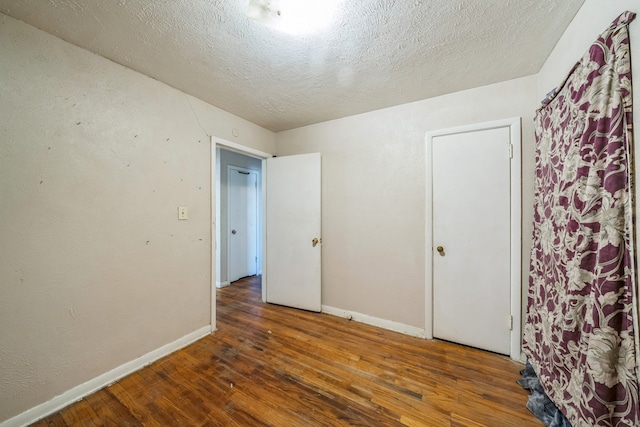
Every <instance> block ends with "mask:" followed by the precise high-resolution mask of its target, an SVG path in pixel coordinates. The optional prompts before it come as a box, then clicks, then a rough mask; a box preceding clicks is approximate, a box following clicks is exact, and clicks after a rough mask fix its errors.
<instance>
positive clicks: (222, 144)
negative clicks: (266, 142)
mask: <svg viewBox="0 0 640 427" xmlns="http://www.w3.org/2000/svg"><path fill="white" fill-rule="evenodd" d="M216 148H222V149H224V150H228V151H233V152H236V153H239V154H243V155H245V156H249V157H254V158H256V159H260V160H262V171H261V172H262V178H263V179H262V189H261V192H262V198H261V212H262V219H261V221H262V224H265V223H266V218H265V215H266V209H265V203H266V189H265V181H266V179H265V178H264V177H265V176H266V170H267V162H266V159H268V158H269V157H273V154H271V153H267V152H264V151H260V150H256V149H254V148H250V147H246V146H244V145H241V144H238V143H235V142H231V141H227V140H225V139H222V138H218V137H215V136H212V137H211V177H210V179H211V286H210V289H211V331H212V332H213V331H215V330H216V289H217V288H216V273H217V267H216V263H217V258H218V251H219V250H220V248H218V247H217V245H216V242H217V236H218V235H219V234H220V226H219V224H218V218H217V212H218V199H217V198H216V197H218V191H217V188H216V186H217V179H216V177H217V174H218V167H219V165H218V158H217V153H216ZM265 229H266V227H264V226H263V227H262V248H261V250H262V258H261V268H260V269H261V270H262V300H263V301H264V300H265V296H266V285H267V271H266V268H265V263H264V259H265V257H266V251H267V248H266V234H265V233H266V230H265Z"/></svg>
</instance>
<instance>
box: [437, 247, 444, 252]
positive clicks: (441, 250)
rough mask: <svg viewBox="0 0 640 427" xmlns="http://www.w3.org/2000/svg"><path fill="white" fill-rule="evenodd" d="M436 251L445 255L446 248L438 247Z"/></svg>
mask: <svg viewBox="0 0 640 427" xmlns="http://www.w3.org/2000/svg"><path fill="white" fill-rule="evenodd" d="M436 251H438V252H440V253H443V252H444V248H443V247H442V246H438V247H437V248H436Z"/></svg>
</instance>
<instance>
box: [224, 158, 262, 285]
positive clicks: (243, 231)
mask: <svg viewBox="0 0 640 427" xmlns="http://www.w3.org/2000/svg"><path fill="white" fill-rule="evenodd" d="M258 182H259V179H258V172H256V171H252V170H249V169H244V168H240V167H236V166H228V167H227V184H228V186H227V197H228V203H227V205H228V215H227V218H228V230H227V233H228V239H227V242H228V244H227V252H228V256H227V261H228V268H227V271H228V276H229V277H228V280H229V282H234V281H236V280H238V279H240V278H242V277H246V276H253V275H255V274H257V272H258Z"/></svg>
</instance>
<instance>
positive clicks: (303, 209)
mask: <svg viewBox="0 0 640 427" xmlns="http://www.w3.org/2000/svg"><path fill="white" fill-rule="evenodd" d="M266 166H267V167H266V192H267V200H266V275H267V277H268V280H266V283H265V285H266V299H267V302H270V303H274V304H280V305H286V306H289V307H295V308H301V309H304V310H310V311H320V310H321V308H322V302H321V276H320V266H321V244H320V243H321V242H320V239H321V234H320V232H321V229H320V219H321V218H320V209H321V194H320V186H321V184H320V174H321V162H320V154H319V153H312V154H302V155H296V156H285V157H274V158H270V159H267V164H266Z"/></svg>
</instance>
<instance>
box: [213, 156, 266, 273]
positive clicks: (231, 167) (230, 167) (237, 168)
mask: <svg viewBox="0 0 640 427" xmlns="http://www.w3.org/2000/svg"><path fill="white" fill-rule="evenodd" d="M231 171H239V172H243V173H245V174H246V173H249V174H254V175H256V184H257V185H258V184H259V185H262V184H261V176H260V175H261V174H260V172H259V171H257V170H254V169H247V168H243V167H240V166H234V165H227V181H228V180H229V173H230V172H231ZM229 198H230V197H229V189H228V188H227V223H228V222H229V218H231V205H230V204H229ZM260 199H261V198H260V197H259V196H258V187H257V186H256V212H255V214H256V220H257V219H258V212H259V211H260V208H261V206H259V205H258V203H259V200H260ZM218 201H219V199H218V200H216V202H218ZM216 212H217V209H216ZM218 222H219V221H218ZM218 227H219V225H218ZM258 228H259V227H258ZM230 229H231V227H227V281H228V282H229V283H231V274H230V271H231V245H230V242H231V236H230V234H231V231H230ZM258 232H259V231H258V230H256V254H257V255H256V256H258V260H259V259H260V258H261V257H260V256H259V251H258V244H259V241H260V239H258V235H257V233H258ZM216 258H217V256H216ZM258 260H256V274H259V273H260V267H259V265H258Z"/></svg>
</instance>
